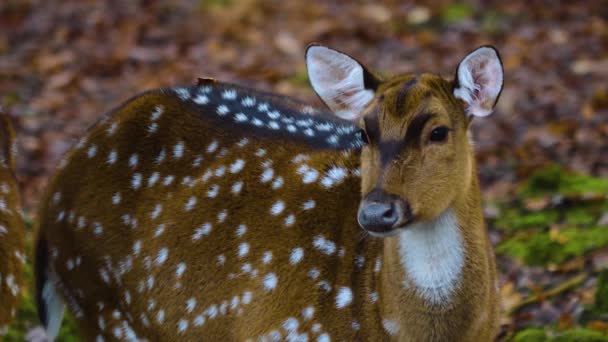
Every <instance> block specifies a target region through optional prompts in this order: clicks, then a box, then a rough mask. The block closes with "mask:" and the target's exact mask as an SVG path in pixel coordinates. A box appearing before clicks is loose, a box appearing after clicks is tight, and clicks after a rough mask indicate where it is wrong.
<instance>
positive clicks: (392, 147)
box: [378, 140, 407, 168]
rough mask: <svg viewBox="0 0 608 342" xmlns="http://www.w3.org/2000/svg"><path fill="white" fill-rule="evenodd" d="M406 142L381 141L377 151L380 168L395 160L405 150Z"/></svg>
mask: <svg viewBox="0 0 608 342" xmlns="http://www.w3.org/2000/svg"><path fill="white" fill-rule="evenodd" d="M406 145H407V142H406V141H405V140H388V141H382V142H381V143H380V146H378V150H379V151H380V166H381V167H382V168H384V167H386V166H387V165H388V164H389V163H390V162H391V160H393V159H395V158H396V157H397V155H398V154H399V153H401V151H402V150H403V149H404V148H405V146H406Z"/></svg>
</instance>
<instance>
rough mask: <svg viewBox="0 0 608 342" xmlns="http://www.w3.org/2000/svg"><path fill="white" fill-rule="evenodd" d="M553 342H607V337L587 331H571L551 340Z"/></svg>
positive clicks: (580, 329)
mask: <svg viewBox="0 0 608 342" xmlns="http://www.w3.org/2000/svg"><path fill="white" fill-rule="evenodd" d="M551 341H553V342H574V341H576V342H608V336H606V335H604V334H602V333H599V332H597V331H593V330H589V329H582V328H579V329H572V330H568V331H565V332H563V333H561V334H560V335H559V336H557V337H555V338H553V339H552V340H551Z"/></svg>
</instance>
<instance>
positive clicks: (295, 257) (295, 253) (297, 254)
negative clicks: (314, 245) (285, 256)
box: [289, 247, 304, 265]
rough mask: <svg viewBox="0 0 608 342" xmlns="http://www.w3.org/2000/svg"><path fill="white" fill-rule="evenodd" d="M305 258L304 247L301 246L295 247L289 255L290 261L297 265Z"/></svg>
mask: <svg viewBox="0 0 608 342" xmlns="http://www.w3.org/2000/svg"><path fill="white" fill-rule="evenodd" d="M302 258H304V249H303V248H301V247H297V248H294V249H293V250H292V251H291V255H290V256H289V263H290V264H292V265H295V264H297V263H299V262H300V261H302Z"/></svg>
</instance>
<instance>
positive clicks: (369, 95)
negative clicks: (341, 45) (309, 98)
mask: <svg viewBox="0 0 608 342" xmlns="http://www.w3.org/2000/svg"><path fill="white" fill-rule="evenodd" d="M306 67H307V68H308V78H309V79H310V83H311V85H312V87H313V88H314V90H315V92H316V93H317V95H319V97H320V98H321V100H323V102H325V104H326V105H327V107H329V109H331V110H332V112H334V114H335V115H337V116H339V117H341V118H343V119H347V120H358V119H359V118H360V116H361V114H362V113H363V110H364V109H365V107H366V106H367V104H369V103H370V101H371V100H372V99H373V98H374V95H375V91H376V88H377V87H378V84H379V82H380V81H379V80H378V79H377V78H376V77H374V76H373V75H372V74H371V73H370V72H369V71H367V69H366V68H365V67H364V66H363V65H361V63H359V62H358V61H357V60H355V59H354V58H352V57H350V56H348V55H347V54H345V53H342V52H340V51H337V50H333V49H330V48H327V47H324V46H319V45H310V46H309V47H308V49H307V50H306Z"/></svg>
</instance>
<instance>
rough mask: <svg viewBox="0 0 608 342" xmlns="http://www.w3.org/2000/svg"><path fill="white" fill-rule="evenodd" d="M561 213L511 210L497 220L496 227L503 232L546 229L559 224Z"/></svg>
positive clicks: (554, 211)
mask: <svg viewBox="0 0 608 342" xmlns="http://www.w3.org/2000/svg"><path fill="white" fill-rule="evenodd" d="M558 218H559V213H558V212H557V211H556V210H543V211H538V212H532V213H527V212H525V211H524V210H521V209H516V208H511V209H507V210H506V211H505V213H504V214H503V215H502V216H501V217H499V218H498V219H497V220H496V226H497V227H498V228H500V229H503V230H511V231H512V230H520V229H524V228H531V227H538V228H545V227H548V226H550V225H551V224H553V223H555V222H557V220H558Z"/></svg>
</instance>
